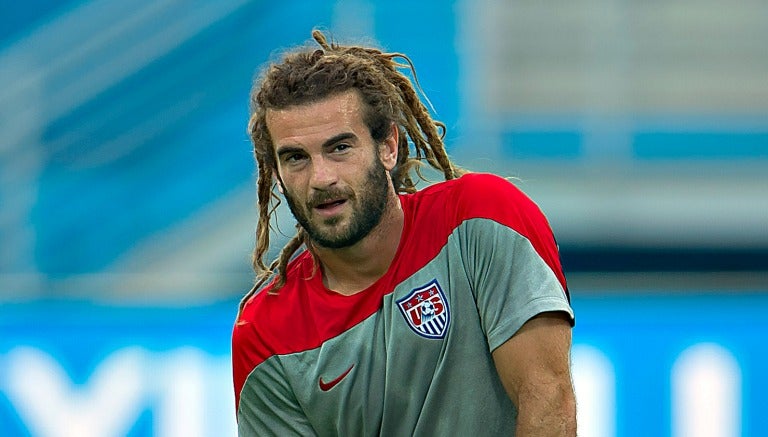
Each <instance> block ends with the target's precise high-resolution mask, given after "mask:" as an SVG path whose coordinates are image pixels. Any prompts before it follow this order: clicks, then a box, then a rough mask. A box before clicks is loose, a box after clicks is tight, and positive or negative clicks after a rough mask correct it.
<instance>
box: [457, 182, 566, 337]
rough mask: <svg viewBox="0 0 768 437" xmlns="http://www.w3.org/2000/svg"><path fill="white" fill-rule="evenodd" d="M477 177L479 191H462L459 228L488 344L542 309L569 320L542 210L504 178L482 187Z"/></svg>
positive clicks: (554, 248) (475, 188)
mask: <svg viewBox="0 0 768 437" xmlns="http://www.w3.org/2000/svg"><path fill="white" fill-rule="evenodd" d="M478 182H480V181H474V182H473V185H474V186H473V187H472V189H473V190H472V191H473V192H475V193H481V194H480V195H476V196H462V198H463V200H462V203H463V206H462V208H464V209H465V210H466V211H465V212H463V213H462V214H463V215H464V216H465V217H466V219H465V220H464V221H463V222H462V223H461V224H460V225H459V228H458V231H459V237H460V238H459V244H460V245H461V246H462V247H461V248H460V250H461V253H462V258H463V263H464V266H465V269H466V270H467V272H468V275H469V280H470V284H471V288H472V293H473V295H474V298H475V302H476V304H477V309H478V314H479V315H480V319H481V324H482V328H483V330H484V332H485V335H486V338H487V341H488V346H489V348H490V350H494V349H496V348H497V347H499V346H501V344H502V343H504V342H505V341H507V340H508V339H509V338H510V337H512V336H513V335H514V334H515V333H516V332H517V331H518V330H519V329H520V327H521V326H522V325H523V324H524V323H525V322H526V321H528V320H529V319H531V318H532V317H534V316H536V315H538V314H540V313H543V312H550V311H562V312H564V313H566V314H568V317H569V318H570V319H571V323H573V321H574V315H573V310H572V308H571V306H570V303H569V298H568V292H567V290H566V287H565V279H564V275H563V272H562V269H561V267H560V263H559V255H558V252H557V246H556V244H555V240H554V236H553V235H552V231H551V229H550V227H549V224H548V222H547V220H546V218H545V217H544V215H543V213H542V212H541V211H540V210H539V208H538V207H537V206H536V205H535V204H534V203H533V202H532V201H531V200H530V199H529V198H528V197H527V196H525V195H524V194H523V193H522V192H520V191H519V190H518V189H517V188H515V187H514V186H513V185H512V184H511V183H509V182H508V181H505V180H503V179H500V178H493V179H491V183H490V184H484V185H483V186H482V190H480V187H478V186H477V185H478ZM489 203H492V205H491V206H489V205H488V204H489ZM472 211H480V212H479V213H473V212H472Z"/></svg>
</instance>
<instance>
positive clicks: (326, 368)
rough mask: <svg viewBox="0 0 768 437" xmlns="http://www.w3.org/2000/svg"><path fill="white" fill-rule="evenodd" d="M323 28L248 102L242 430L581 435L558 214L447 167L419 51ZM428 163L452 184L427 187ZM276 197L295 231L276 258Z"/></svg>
mask: <svg viewBox="0 0 768 437" xmlns="http://www.w3.org/2000/svg"><path fill="white" fill-rule="evenodd" d="M313 37H314V39H315V40H316V42H317V43H318V44H319V45H320V49H316V50H315V49H305V50H298V51H295V52H293V53H290V54H288V55H286V56H285V57H284V58H283V59H282V60H281V61H280V62H279V63H277V64H274V65H271V66H270V67H269V68H268V69H267V70H266V72H265V74H264V75H263V77H262V78H261V80H260V81H258V82H257V85H256V87H255V88H254V91H253V93H252V106H253V114H252V117H251V121H250V123H249V130H250V134H251V138H252V140H253V143H254V149H255V155H256V158H257V162H258V168H259V175H258V196H259V225H258V228H257V235H258V240H257V245H256V250H255V253H254V266H255V268H256V270H257V271H258V272H259V281H258V282H257V284H256V286H255V287H254V288H253V290H251V292H250V293H249V294H248V295H247V296H246V297H245V298H244V299H243V301H242V303H241V306H240V312H239V314H238V318H237V321H236V323H235V327H234V331H233V339H232V347H233V350H232V354H233V371H234V384H235V397H236V405H237V420H238V429H239V433H240V435H242V436H252V435H259V436H261V435H276V436H285V435H301V436H305V435H321V436H326V435H341V436H359V435H386V436H401V435H403V436H404V435H409V436H410V435H475V436H478V435H493V436H496V435H513V434H514V435H518V436H546V435H553V436H554V435H557V436H567V435H575V427H576V425H575V400H574V394H573V388H572V384H571V377H570V363H569V353H570V346H571V326H572V323H573V312H572V310H571V308H570V305H569V302H568V294H567V289H566V283H565V278H564V276H563V273H562V269H561V267H560V263H559V259H558V258H559V255H558V253H557V248H556V244H555V240H554V238H553V236H552V233H551V231H550V228H549V225H548V224H547V221H546V219H545V217H544V216H543V215H542V213H541V212H540V211H539V209H538V208H537V207H536V205H535V204H534V203H533V202H531V201H530V200H529V199H528V198H527V197H526V196H525V195H524V194H523V193H522V192H520V191H519V190H518V189H516V188H515V187H514V186H513V185H512V184H511V183H509V182H508V181H507V180H505V179H502V178H499V177H496V176H492V175H488V174H471V173H470V174H463V173H464V172H463V171H461V170H460V169H458V168H457V167H455V166H454V165H453V164H452V163H451V161H450V160H449V159H448V156H447V155H446V153H445V148H444V146H443V142H442V137H441V135H440V134H439V132H438V131H439V129H440V128H443V129H444V127H443V126H442V125H441V124H440V123H438V122H435V121H434V120H432V119H431V117H430V116H429V113H428V112H427V110H426V108H425V107H424V105H423V104H422V103H421V102H420V100H419V98H418V96H417V94H416V91H415V90H414V88H413V86H412V85H411V82H410V81H409V80H408V79H407V78H406V76H405V75H403V74H402V73H400V72H399V70H398V68H399V67H403V66H405V65H403V64H400V63H397V62H395V58H398V57H399V58H401V59H405V60H406V61H407V62H408V65H410V61H409V60H408V59H407V58H405V57H404V56H402V55H398V54H387V53H382V52H381V51H379V50H376V49H373V48H364V47H356V46H339V45H336V44H329V43H328V42H327V41H326V38H325V37H324V36H323V35H322V33H320V32H319V31H315V32H313ZM411 69H412V66H411ZM414 77H415V73H414ZM409 143H410V144H409ZM412 150H413V151H414V153H415V155H416V156H415V157H413V156H410V155H411V153H410V152H411V151H412ZM422 160H426V161H427V163H428V164H429V165H431V166H432V167H434V168H435V169H437V170H439V171H440V172H442V173H443V174H444V176H445V179H446V181H445V182H441V183H437V184H434V185H432V186H429V187H427V188H424V189H422V190H421V191H417V190H416V188H415V184H414V182H413V179H412V178H411V176H410V172H411V171H412V170H413V169H414V168H415V167H416V166H417V165H418V164H420V163H421V162H420V161H422ZM275 188H276V189H277V190H278V191H279V192H280V193H282V195H283V197H284V198H285V200H286V201H287V203H288V206H289V207H290V209H291V211H292V213H293V215H294V216H295V218H296V220H297V222H298V224H297V234H296V236H295V237H294V238H293V239H292V240H291V241H290V242H289V243H288V244H287V245H286V247H285V248H284V249H283V251H282V253H281V254H280V257H279V259H278V260H276V261H274V262H273V263H272V264H271V265H270V266H269V267H267V266H266V264H265V263H264V261H263V258H264V256H265V253H266V251H267V249H268V247H269V224H270V216H271V212H272V211H273V210H274V205H271V202H270V201H271V199H272V198H273V197H276V195H275V193H274V191H273V190H274V189H275ZM301 246H305V250H302V251H299V248H300V247H301ZM297 251H298V254H296V252H297Z"/></svg>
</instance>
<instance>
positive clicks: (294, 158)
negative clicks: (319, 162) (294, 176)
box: [282, 152, 306, 164]
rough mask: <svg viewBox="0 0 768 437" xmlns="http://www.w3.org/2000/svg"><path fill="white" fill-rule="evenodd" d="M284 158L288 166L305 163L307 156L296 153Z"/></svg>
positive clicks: (286, 155)
mask: <svg viewBox="0 0 768 437" xmlns="http://www.w3.org/2000/svg"><path fill="white" fill-rule="evenodd" d="M282 158H283V162H284V163H286V164H297V163H299V162H301V161H303V160H304V159H306V155H304V154H303V153H296V152H294V153H288V154H285V155H283V157H282Z"/></svg>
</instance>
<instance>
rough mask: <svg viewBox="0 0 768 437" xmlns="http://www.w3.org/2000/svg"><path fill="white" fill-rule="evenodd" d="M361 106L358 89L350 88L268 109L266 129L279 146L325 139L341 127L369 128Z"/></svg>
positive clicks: (349, 130) (358, 132) (336, 132)
mask: <svg viewBox="0 0 768 437" xmlns="http://www.w3.org/2000/svg"><path fill="white" fill-rule="evenodd" d="M361 110H362V102H361V99H360V96H359V95H358V93H357V92H356V91H353V90H352V91H347V92H344V93H340V94H335V95H332V96H330V97H327V98H325V99H322V100H318V101H316V102H311V103H307V104H303V105H296V106H289V107H288V108H284V109H268V110H267V113H266V122H267V129H268V130H269V134H270V136H271V137H272V140H273V142H274V144H275V145H276V146H279V145H281V144H285V143H292V144H305V143H311V142H313V141H322V140H323V139H325V138H328V137H331V136H333V135H336V134H338V133H339V132H341V131H348V132H352V133H357V134H361V133H362V131H366V127H365V123H364V122H363V115H362V112H361ZM307 145H308V144H307Z"/></svg>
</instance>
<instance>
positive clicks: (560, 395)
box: [493, 312, 576, 437]
mask: <svg viewBox="0 0 768 437" xmlns="http://www.w3.org/2000/svg"><path fill="white" fill-rule="evenodd" d="M570 348H571V325H570V321H569V320H568V318H567V316H566V314H565V313H555V312H550V313H543V314H540V315H538V316H536V317H534V318H532V319H531V320H529V321H528V322H526V323H525V324H524V325H523V326H522V328H520V330H519V331H518V332H517V333H516V334H515V335H514V336H512V338H510V339H509V340H507V341H506V342H504V343H503V344H502V345H501V346H499V347H498V348H496V349H495V350H494V351H493V360H494V362H495V364H496V369H497V371H498V372H499V376H500V377H501V381H502V383H503V384H504V388H505V389H506V391H507V393H508V394H509V397H510V398H511V399H512V402H513V403H514V404H515V405H516V406H517V409H518V417H517V430H516V433H515V435H516V436H518V437H525V436H575V435H576V399H575V395H574V392H573V384H572V382H571V372H570Z"/></svg>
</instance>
